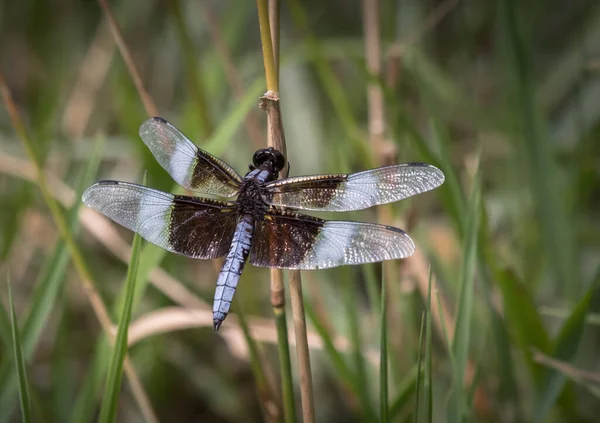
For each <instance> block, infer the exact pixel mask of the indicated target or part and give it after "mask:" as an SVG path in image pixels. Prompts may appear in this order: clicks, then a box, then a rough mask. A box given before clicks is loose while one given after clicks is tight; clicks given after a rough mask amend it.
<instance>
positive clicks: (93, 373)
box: [68, 333, 110, 423]
mask: <svg viewBox="0 0 600 423" xmlns="http://www.w3.org/2000/svg"><path fill="white" fill-rule="evenodd" d="M109 354H110V345H109V343H108V338H107V336H106V334H104V333H102V334H100V336H99V337H98V342H97V343H96V346H95V349H94V359H93V360H92V363H91V365H90V368H89V370H88V372H87V374H86V377H85V380H84V382H83V386H82V387H81V388H80V389H79V395H78V396H77V398H76V399H75V401H74V405H73V408H72V410H71V416H70V418H69V420H68V421H69V423H86V422H91V421H92V420H93V418H94V415H95V414H96V413H97V411H96V408H97V406H96V403H97V400H98V397H99V393H100V389H101V388H102V382H103V376H104V373H105V371H106V368H107V366H108V358H109Z"/></svg>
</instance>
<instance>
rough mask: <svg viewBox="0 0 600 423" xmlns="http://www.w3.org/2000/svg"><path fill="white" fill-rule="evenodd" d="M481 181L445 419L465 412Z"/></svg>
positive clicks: (475, 193) (472, 213) (472, 210)
mask: <svg viewBox="0 0 600 423" xmlns="http://www.w3.org/2000/svg"><path fill="white" fill-rule="evenodd" d="M479 201H480V182H479V173H477V174H476V175H475V178H474V180H473V190H472V193H471V199H470V201H469V203H470V204H469V208H468V214H467V221H466V224H467V227H466V233H465V238H464V246H463V261H462V265H461V276H460V285H459V291H458V304H457V308H456V309H457V310H458V313H457V316H456V330H455V334H454V342H453V345H452V350H453V352H454V366H453V367H454V368H453V373H454V375H453V383H452V394H451V397H450V401H449V402H448V409H447V412H448V422H450V423H460V422H462V421H463V419H464V417H465V416H466V415H467V410H466V404H467V403H466V401H465V392H464V381H465V370H466V367H467V361H468V359H469V346H470V343H469V341H470V334H471V318H472V310H473V302H474V296H473V291H474V284H475V267H476V264H477V240H478V228H479V214H480V211H479Z"/></svg>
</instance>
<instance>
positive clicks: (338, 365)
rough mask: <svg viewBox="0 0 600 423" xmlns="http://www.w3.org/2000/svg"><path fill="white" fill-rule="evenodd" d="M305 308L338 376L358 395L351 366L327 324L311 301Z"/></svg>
mask: <svg viewBox="0 0 600 423" xmlns="http://www.w3.org/2000/svg"><path fill="white" fill-rule="evenodd" d="M304 308H305V309H306V314H307V315H308V318H309V319H310V321H311V323H312V325H313V326H314V328H315V330H316V331H317V333H318V334H319V336H320V337H321V340H322V341H323V346H324V349H325V352H326V353H327V355H328V356H329V359H330V360H331V363H332V364H333V366H334V368H335V370H336V372H337V374H338V376H340V377H341V379H342V382H343V383H344V384H345V385H346V387H348V389H350V390H351V391H352V392H353V393H354V394H355V395H357V396H358V392H357V388H356V381H355V379H354V375H353V374H352V372H351V371H350V368H349V367H348V364H347V363H346V361H345V360H344V357H342V355H341V354H340V353H339V351H338V350H337V348H336V347H335V345H333V340H332V336H331V334H330V333H329V332H328V331H327V329H326V328H325V325H324V324H323V323H322V322H321V320H320V319H319V318H318V317H317V313H315V310H314V309H313V308H312V305H311V304H310V301H307V302H306V303H305V304H304Z"/></svg>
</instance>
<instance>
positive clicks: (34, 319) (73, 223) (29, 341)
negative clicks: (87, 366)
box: [0, 138, 103, 422]
mask: <svg viewBox="0 0 600 423" xmlns="http://www.w3.org/2000/svg"><path fill="white" fill-rule="evenodd" d="M102 146H103V140H102V139H100V138H99V139H98V141H97V142H96V144H95V146H94V150H93V153H92V156H91V158H90V160H89V162H88V165H87V167H86V168H85V169H84V171H83V173H82V176H81V177H80V178H77V180H78V181H79V183H78V185H77V189H76V198H79V197H80V196H81V193H82V192H83V190H84V189H85V187H86V186H87V185H88V184H89V181H91V180H92V178H93V175H95V174H96V172H97V170H98V166H99V164H100V158H101V156H102V154H101V151H102ZM80 205H81V203H80V202H76V203H75V204H74V205H73V207H71V209H70V210H69V212H68V214H67V224H68V225H69V228H70V230H71V231H72V232H75V231H76V229H77V225H78V223H79V221H78V213H79V207H80ZM69 258H70V254H69V250H68V247H67V245H66V243H65V241H64V240H63V239H62V238H61V239H60V240H59V241H58V242H57V244H56V248H55V249H54V251H53V252H52V254H51V255H50V256H49V257H48V259H47V260H46V262H45V263H44V266H43V268H42V271H41V272H40V274H39V276H38V278H37V281H36V283H35V290H34V293H33V295H32V299H31V300H30V302H29V313H28V314H27V316H26V318H25V322H24V323H23V330H22V336H21V337H22V339H23V353H24V357H25V361H26V362H28V361H29V360H30V359H31V356H32V355H33V352H34V351H35V348H36V346H37V344H38V342H39V339H40V336H41V334H42V331H43V329H44V327H45V326H46V324H47V323H48V317H49V316H50V313H51V312H52V310H53V309H54V306H55V303H56V299H57V296H58V293H59V292H60V289H61V287H62V284H63V282H64V276H65V271H66V268H67V264H68V263H69ZM11 366H12V363H11V362H5V363H3V364H2V366H0V409H2V410H6V409H8V407H10V404H12V403H13V397H14V395H15V392H16V389H17V380H16V375H15V374H14V373H13V372H12V369H11ZM5 419H6V416H5V415H4V414H2V415H0V422H2V421H5Z"/></svg>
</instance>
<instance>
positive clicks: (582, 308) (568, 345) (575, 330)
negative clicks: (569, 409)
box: [534, 267, 600, 422]
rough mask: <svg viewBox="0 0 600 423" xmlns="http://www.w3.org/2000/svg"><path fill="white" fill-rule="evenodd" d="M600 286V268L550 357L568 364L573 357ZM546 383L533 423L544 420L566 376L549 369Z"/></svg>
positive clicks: (560, 332) (558, 338) (565, 323)
mask: <svg viewBox="0 0 600 423" xmlns="http://www.w3.org/2000/svg"><path fill="white" fill-rule="evenodd" d="M599 285H600V267H599V269H598V272H597V274H596V277H595V278H594V280H593V282H592V284H591V285H590V287H589V288H588V290H587V292H586V293H585V295H584V296H583V298H582V299H581V300H580V301H579V303H578V304H577V306H576V307H575V308H574V309H573V311H572V312H571V315H570V316H569V317H568V318H567V320H566V321H565V322H564V323H563V325H562V327H561V329H560V331H559V333H558V336H557V337H556V341H555V342H554V345H553V349H552V351H553V352H552V357H554V358H556V359H558V360H561V361H565V362H569V361H571V360H572V359H573V357H574V356H575V353H576V352H577V348H578V347H579V342H580V340H581V337H582V335H583V329H584V327H585V319H586V317H587V313H588V310H589V307H590V304H591V303H592V299H593V297H594V296H597V295H598V286H599ZM545 381H546V383H544V384H543V386H544V390H543V392H542V393H541V396H540V399H539V401H538V402H537V405H536V408H535V412H534V416H535V420H534V421H535V422H542V421H544V420H545V419H546V416H547V414H548V412H549V411H550V409H551V407H552V405H553V404H554V403H555V402H556V400H557V399H558V398H559V396H560V395H561V393H562V392H563V389H564V387H565V383H566V375H565V374H564V373H562V372H559V371H557V370H554V369H549V370H548V371H547V372H546V375H545Z"/></svg>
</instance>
